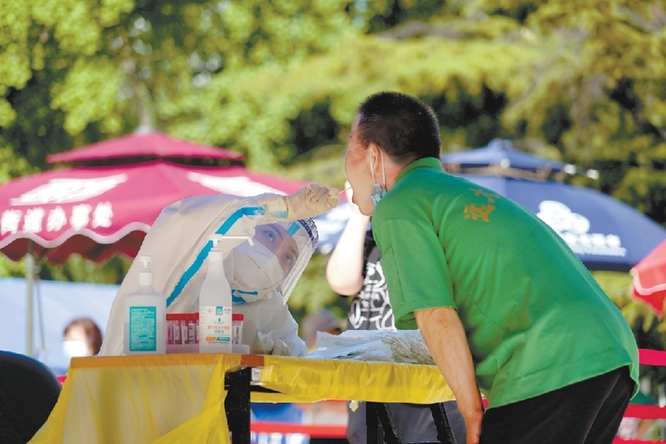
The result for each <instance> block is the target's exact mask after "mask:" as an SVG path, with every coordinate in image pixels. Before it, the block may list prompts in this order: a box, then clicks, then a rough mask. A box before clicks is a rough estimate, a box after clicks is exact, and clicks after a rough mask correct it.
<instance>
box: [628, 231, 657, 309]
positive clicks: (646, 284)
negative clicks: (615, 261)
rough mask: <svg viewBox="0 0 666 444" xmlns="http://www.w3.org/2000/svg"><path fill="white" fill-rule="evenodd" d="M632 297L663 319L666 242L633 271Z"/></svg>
mask: <svg viewBox="0 0 666 444" xmlns="http://www.w3.org/2000/svg"><path fill="white" fill-rule="evenodd" d="M631 274H632V276H633V277H634V280H633V284H632V288H631V295H632V296H633V297H634V298H635V299H637V300H639V301H641V302H643V303H644V304H646V305H647V306H648V307H650V308H651V309H653V310H654V311H655V313H657V315H658V316H659V317H660V318H661V316H662V314H663V311H664V299H666V241H664V242H662V243H661V244H659V245H658V246H657V247H656V248H655V249H654V250H652V252H650V253H649V254H648V255H647V256H645V257H644V258H643V259H642V260H641V261H640V262H639V263H638V264H636V266H635V267H634V268H632V269H631Z"/></svg>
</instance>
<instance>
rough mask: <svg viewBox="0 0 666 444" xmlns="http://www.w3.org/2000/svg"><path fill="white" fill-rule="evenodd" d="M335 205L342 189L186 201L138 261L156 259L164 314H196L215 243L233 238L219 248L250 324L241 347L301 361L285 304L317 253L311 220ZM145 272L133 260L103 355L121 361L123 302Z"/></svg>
mask: <svg viewBox="0 0 666 444" xmlns="http://www.w3.org/2000/svg"><path fill="white" fill-rule="evenodd" d="M338 199H339V192H338V190H336V189H334V188H331V189H329V188H326V187H323V186H320V185H316V184H310V185H308V186H306V187H304V188H302V189H301V190H299V191H297V192H296V193H294V194H291V195H289V196H280V195H277V194H270V193H266V194H261V195H258V196H253V197H247V198H242V197H236V196H230V195H215V196H197V197H192V198H186V199H183V200H180V201H178V202H175V203H173V204H171V205H169V206H167V207H166V208H164V209H163V210H162V213H161V214H160V215H159V217H158V218H157V220H156V221H155V223H154V224H153V226H152V227H151V229H150V231H149V232H148V234H147V235H146V237H145V239H144V241H143V244H142V245H141V249H140V250H139V253H138V254H137V258H138V257H141V256H144V255H148V256H151V258H152V262H151V269H152V272H153V288H154V289H155V290H156V291H159V292H161V293H163V294H164V295H165V296H166V304H167V313H194V312H198V311H199V289H200V287H201V284H202V283H203V281H204V278H205V276H206V271H207V266H208V261H207V260H206V257H207V255H208V252H209V251H210V249H211V248H212V242H211V240H210V238H211V236H212V235H213V234H221V235H223V236H229V237H227V238H224V239H223V240H222V241H221V242H220V244H219V245H220V249H221V250H222V252H223V254H224V256H225V259H224V268H225V275H226V277H227V280H228V281H229V285H230V287H231V289H232V299H233V311H234V313H242V314H243V315H244V318H245V319H244V322H243V335H242V337H243V340H242V342H243V344H247V345H248V346H249V347H250V352H251V353H258V354H277V355H291V356H302V355H304V354H305V353H306V352H307V350H306V346H305V343H304V342H303V340H302V339H301V338H300V337H299V336H298V324H297V323H296V321H295V320H294V318H293V316H292V315H291V313H290V312H289V309H288V307H287V305H286V301H287V298H288V297H289V295H290V294H291V292H292V290H293V289H294V286H295V285H296V283H297V282H298V279H299V278H300V276H301V274H302V273H303V270H304V268H305V266H306V265H307V263H308V261H309V260H310V257H311V256H312V253H313V252H314V250H315V247H316V246H317V241H318V235H317V229H316V227H315V224H314V222H313V221H312V219H310V218H311V217H314V216H317V215H319V214H322V213H325V212H327V211H329V210H330V209H332V208H334V207H335V206H337V204H338ZM249 237H251V238H253V239H254V242H253V244H254V245H250V242H248V240H247V238H249ZM141 268H142V265H141V262H140V261H139V260H135V261H134V262H133V263H132V265H131V267H130V269H129V271H128V273H127V275H126V276H125V278H124V280H123V283H122V285H121V286H120V290H119V291H118V294H117V295H116V298H115V299H114V301H113V305H112V306H111V313H110V316H109V321H108V323H107V328H106V334H105V339H104V342H103V344H102V348H101V350H100V353H99V354H100V355H107V356H108V355H121V354H123V336H124V316H123V307H124V299H125V295H127V294H128V293H130V292H133V291H136V289H137V288H138V285H139V272H140V271H141Z"/></svg>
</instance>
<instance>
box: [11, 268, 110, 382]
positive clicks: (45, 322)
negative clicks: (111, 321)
mask: <svg viewBox="0 0 666 444" xmlns="http://www.w3.org/2000/svg"><path fill="white" fill-rule="evenodd" d="M26 285H27V283H26V280H25V279H23V278H0V300H2V310H0V350H7V351H12V352H15V353H25V350H26V337H25V335H24V334H23V333H24V332H25V331H26V328H27V319H26V317H25V316H21V315H17V314H18V313H25V311H26V304H27V302H26V298H25V293H26ZM118 288H119V286H118V285H108V284H90V283H81V282H63V281H44V280H42V281H38V282H36V283H35V301H36V302H35V306H36V310H35V312H34V314H33V317H34V319H33V323H32V325H34V326H35V332H36V336H35V343H36V347H35V355H34V356H35V357H36V358H37V359H39V360H40V361H42V362H43V363H45V364H46V365H48V366H49V367H51V369H53V371H54V372H55V373H56V374H59V375H62V374H65V372H66V371H67V367H69V359H68V358H67V357H66V356H65V354H64V353H63V350H62V334H63V331H64V329H65V327H66V326H67V324H69V322H70V321H72V320H73V319H74V318H77V317H84V316H85V317H89V318H91V319H92V320H93V321H95V323H96V324H97V326H98V327H99V328H100V330H101V331H102V335H104V332H105V330H106V323H107V320H108V318H109V312H110V311H111V304H112V303H113V299H114V298H115V297H116V293H117V292H118Z"/></svg>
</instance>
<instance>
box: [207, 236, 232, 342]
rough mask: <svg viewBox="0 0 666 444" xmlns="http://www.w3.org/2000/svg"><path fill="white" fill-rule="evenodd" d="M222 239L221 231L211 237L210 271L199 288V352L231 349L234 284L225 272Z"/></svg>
mask: <svg viewBox="0 0 666 444" xmlns="http://www.w3.org/2000/svg"><path fill="white" fill-rule="evenodd" d="M222 239H223V236H222V235H219V234H217V235H213V237H212V238H211V241H212V242H213V248H212V249H211V250H210V252H209V253H208V271H207V272H206V279H205V280H204V282H203V284H202V285H201V290H200V292H199V353H231V351H232V342H231V335H232V315H231V312H232V307H231V288H230V287H229V282H228V281H227V277H226V276H225V274H224V262H223V259H224V258H223V255H222V250H220V245H219V242H220V241H221V240H222Z"/></svg>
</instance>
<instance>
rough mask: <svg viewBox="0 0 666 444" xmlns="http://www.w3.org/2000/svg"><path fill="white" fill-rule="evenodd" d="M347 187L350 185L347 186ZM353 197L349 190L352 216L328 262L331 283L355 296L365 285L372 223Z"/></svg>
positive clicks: (336, 288) (327, 277)
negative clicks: (366, 251)
mask: <svg viewBox="0 0 666 444" xmlns="http://www.w3.org/2000/svg"><path fill="white" fill-rule="evenodd" d="M346 186H347V187H348V184H347V185H346ZM348 190H351V188H349V187H348ZM351 196H352V194H351V191H347V201H348V202H349V206H350V211H349V219H348V220H347V225H345V228H344V230H343V231H342V234H341V235H340V239H339V240H338V243H337V244H336V246H335V248H334V249H333V252H332V253H331V256H330V257H329V259H328V263H327V264H326V280H327V281H328V285H329V286H330V287H331V289H332V290H333V291H334V292H336V293H338V294H341V295H344V296H354V295H356V294H357V293H358V292H359V291H361V289H362V288H363V267H364V265H365V262H364V258H363V250H364V242H365V232H366V230H367V229H368V222H370V217H369V216H364V215H362V214H361V212H360V211H359V210H358V207H357V206H356V205H355V204H354V203H353V202H352V200H351Z"/></svg>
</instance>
